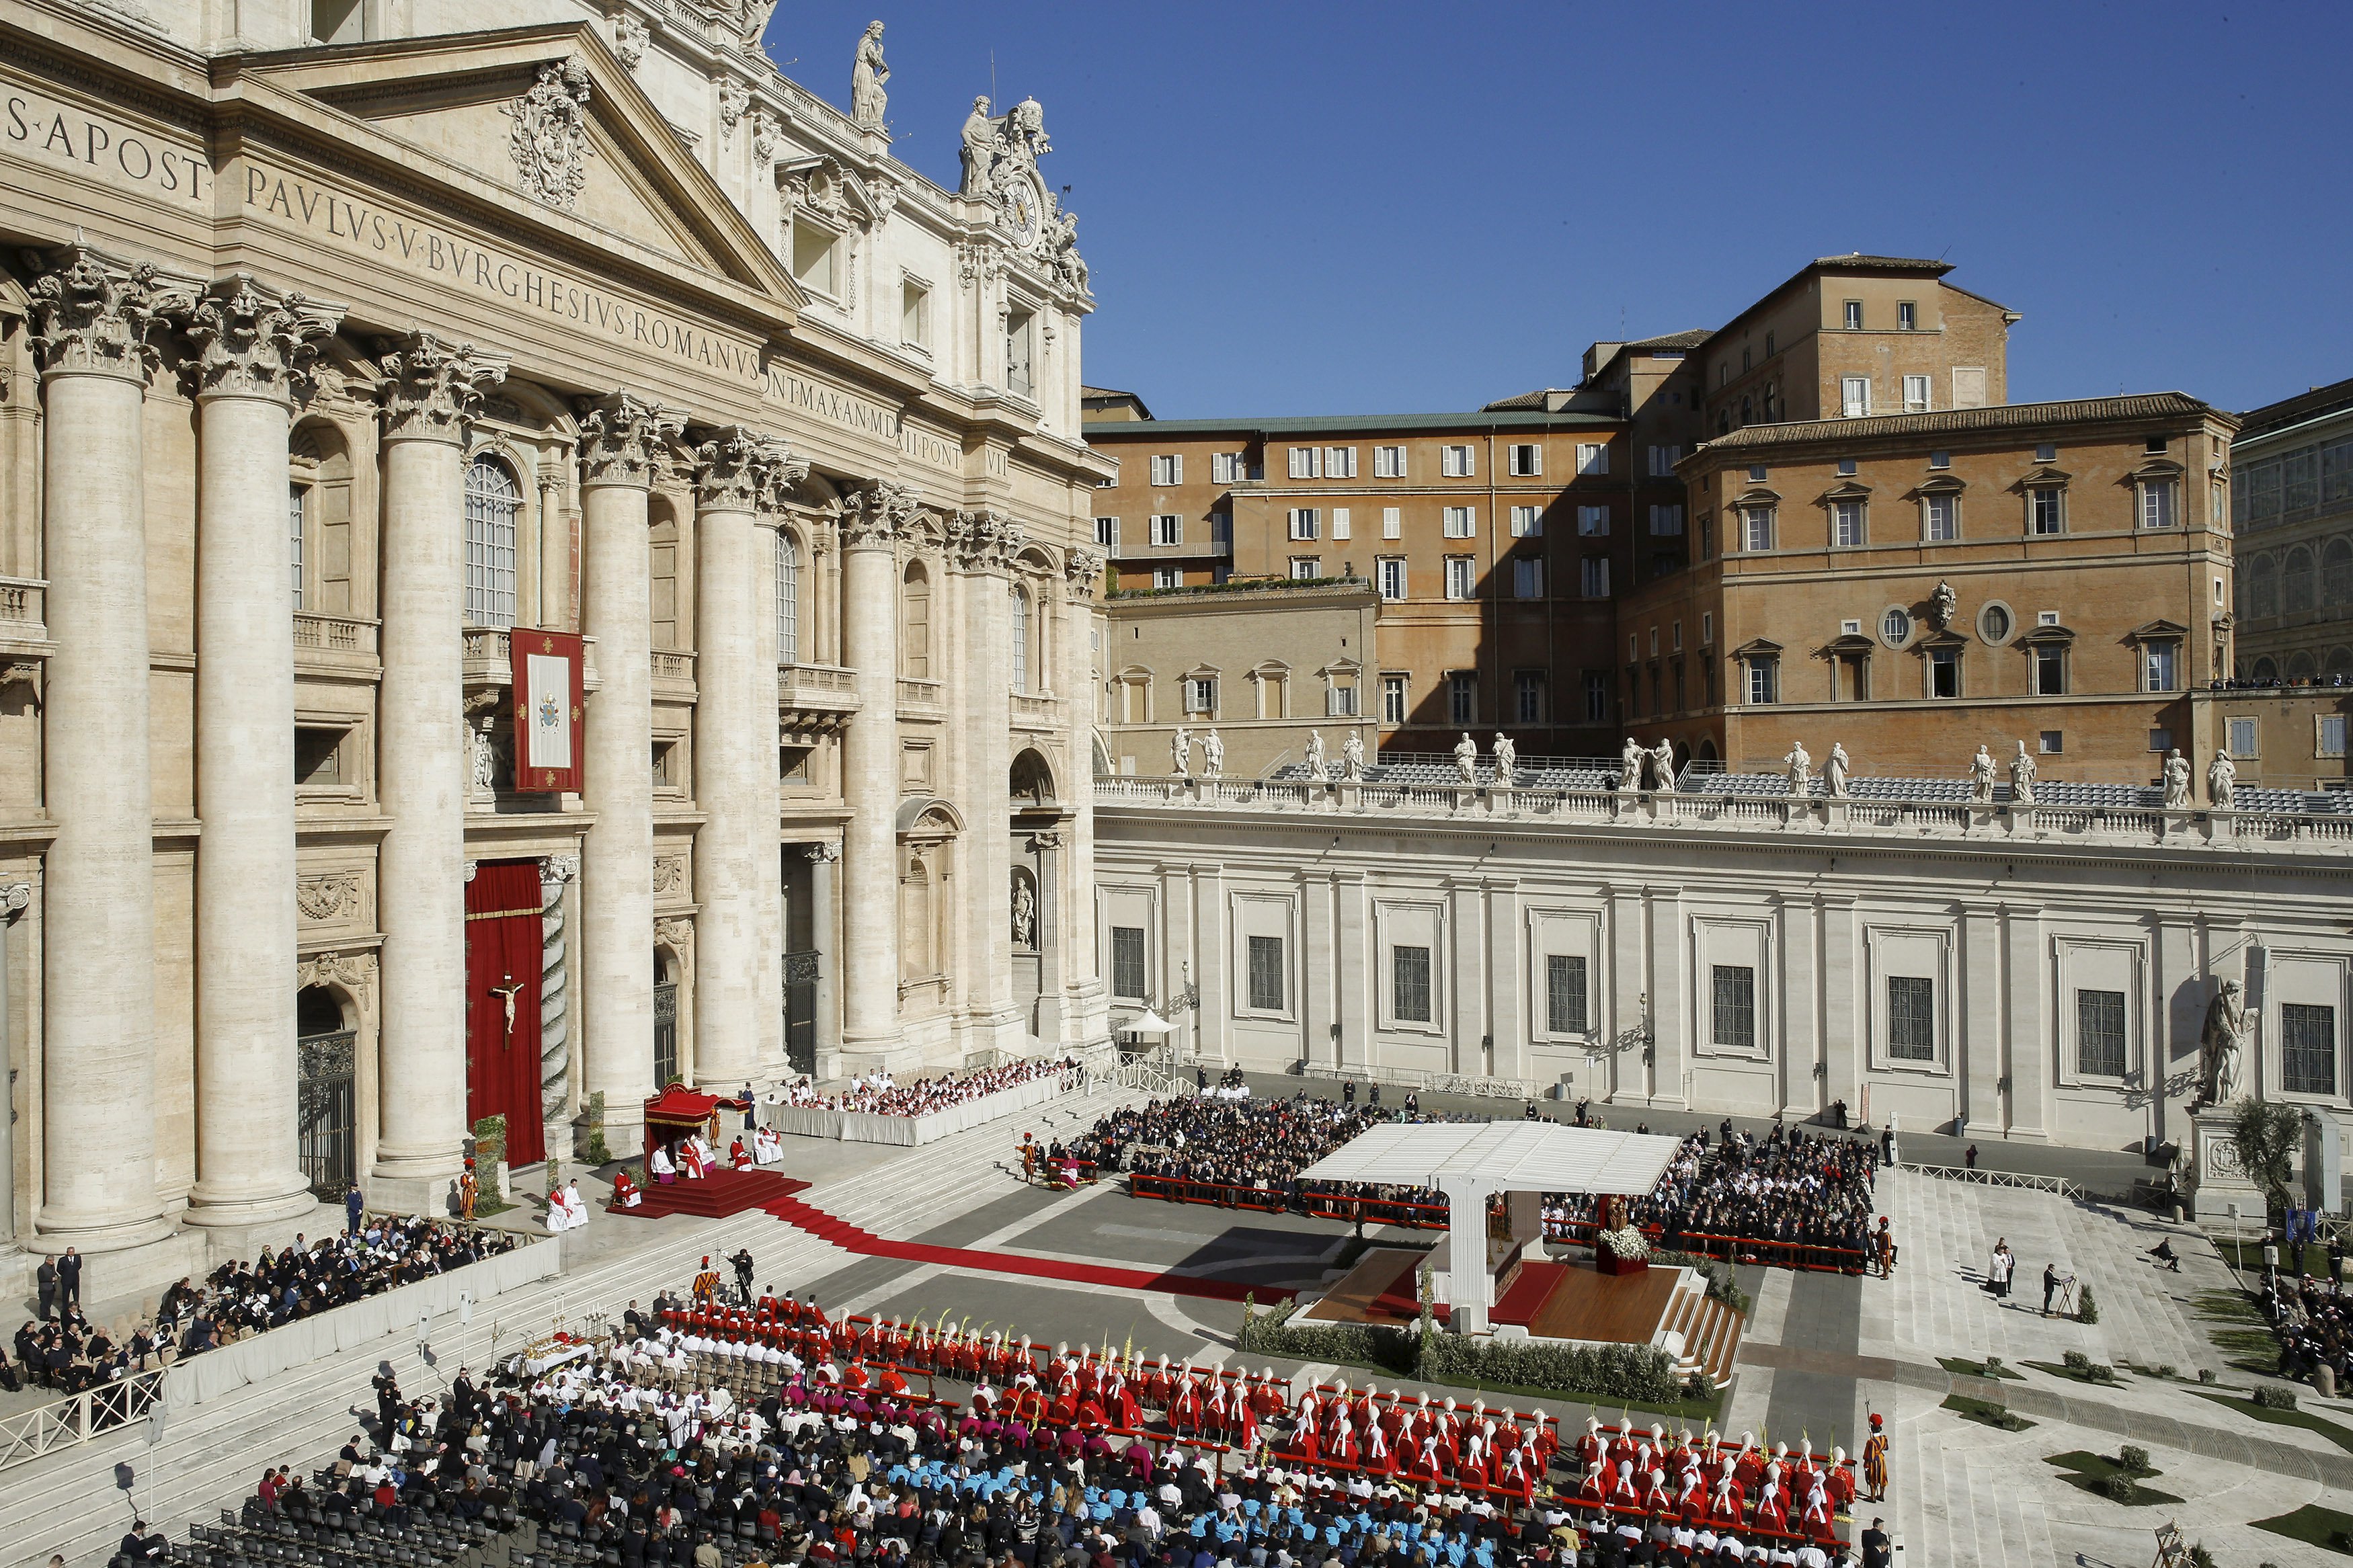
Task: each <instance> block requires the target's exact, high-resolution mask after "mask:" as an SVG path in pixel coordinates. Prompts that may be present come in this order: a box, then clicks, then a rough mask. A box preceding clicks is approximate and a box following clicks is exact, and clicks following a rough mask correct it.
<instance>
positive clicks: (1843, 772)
mask: <svg viewBox="0 0 2353 1568" xmlns="http://www.w3.org/2000/svg"><path fill="white" fill-rule="evenodd" d="M1850 765H1851V764H1850V763H1849V761H1848V758H1847V754H1846V748H1845V747H1844V746H1841V745H1840V744H1839V743H1838V742H1836V741H1832V742H1831V754H1830V758H1829V760H1828V761H1826V762H1824V763H1822V789H1823V791H1824V793H1826V794H1827V795H1829V796H1830V797H1831V799H1832V800H1844V799H1846V798H1847V793H1846V777H1847V769H1848V767H1849V766H1850Z"/></svg>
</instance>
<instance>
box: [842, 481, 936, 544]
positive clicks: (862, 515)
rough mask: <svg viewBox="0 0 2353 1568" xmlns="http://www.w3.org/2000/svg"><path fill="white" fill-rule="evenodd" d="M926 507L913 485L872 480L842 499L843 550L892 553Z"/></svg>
mask: <svg viewBox="0 0 2353 1568" xmlns="http://www.w3.org/2000/svg"><path fill="white" fill-rule="evenodd" d="M921 504H922V501H921V499H920V498H919V497H918V496H917V495H916V494H915V491H914V487H913V486H912V485H902V484H900V483H899V482H898V481H897V480H895V479H870V480H868V481H867V482H866V483H865V484H863V485H860V486H859V487H858V488H857V489H852V490H849V491H848V492H846V493H845V494H844V495H843V496H842V498H841V520H840V522H839V530H840V533H841V547H842V549H843V550H845V551H849V550H889V549H892V548H893V547H895V546H896V545H897V543H898V542H899V539H900V537H901V536H902V534H904V533H905V532H906V531H907V524H908V522H909V521H911V520H913V517H914V515H915V509H916V508H917V507H918V506H920V505H921Z"/></svg>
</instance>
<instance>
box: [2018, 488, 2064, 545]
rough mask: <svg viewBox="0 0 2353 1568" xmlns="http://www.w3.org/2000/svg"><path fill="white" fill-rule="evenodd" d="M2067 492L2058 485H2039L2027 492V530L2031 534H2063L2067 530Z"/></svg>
mask: <svg viewBox="0 0 2353 1568" xmlns="http://www.w3.org/2000/svg"><path fill="white" fill-rule="evenodd" d="M2066 497H2067V492H2066V491H2065V490H2063V489H2059V487H2057V486H2056V485H2037V486H2036V487H2035V488H2034V489H2031V490H2029V491H2027V492H2026V529H2027V531H2028V532H2030V533H2063V532H2065V531H2066V528H2067V507H2066Z"/></svg>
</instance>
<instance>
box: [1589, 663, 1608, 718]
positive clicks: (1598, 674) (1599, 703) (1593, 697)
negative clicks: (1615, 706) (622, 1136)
mask: <svg viewBox="0 0 2353 1568" xmlns="http://www.w3.org/2000/svg"><path fill="white" fill-rule="evenodd" d="M1585 721H1586V722H1587V723H1588V724H1606V723H1608V722H1609V675H1608V674H1607V673H1605V672H1604V671H1601V670H1598V669H1588V670H1587V671H1586V672H1585Z"/></svg>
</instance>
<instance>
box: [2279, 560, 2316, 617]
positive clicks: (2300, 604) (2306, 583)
mask: <svg viewBox="0 0 2353 1568" xmlns="http://www.w3.org/2000/svg"><path fill="white" fill-rule="evenodd" d="M2280 597H2281V599H2282V600H2283V601H2284V608H2285V610H2286V613H2287V614H2289V615H2291V616H2294V615H2300V614H2302V613H2303V612H2305V611H2306V610H2309V609H2311V608H2312V552H2311V551H2309V550H2306V548H2305V547H2304V546H2303V545H2301V544H2299V545H2297V546H2296V547H2295V549H2294V550H2291V551H2289V552H2287V568H2286V570H2284V571H2283V572H2282V573H2281V574H2280Z"/></svg>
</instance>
